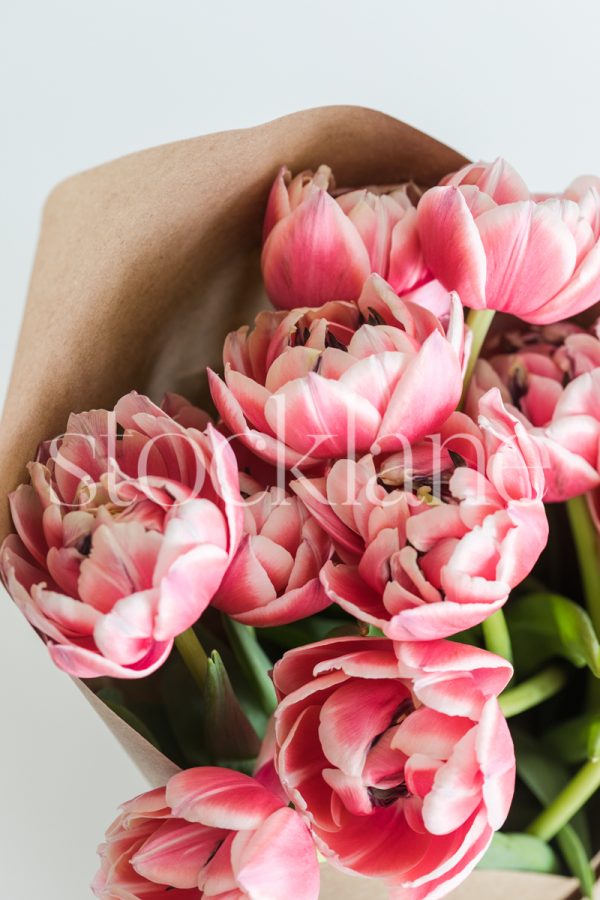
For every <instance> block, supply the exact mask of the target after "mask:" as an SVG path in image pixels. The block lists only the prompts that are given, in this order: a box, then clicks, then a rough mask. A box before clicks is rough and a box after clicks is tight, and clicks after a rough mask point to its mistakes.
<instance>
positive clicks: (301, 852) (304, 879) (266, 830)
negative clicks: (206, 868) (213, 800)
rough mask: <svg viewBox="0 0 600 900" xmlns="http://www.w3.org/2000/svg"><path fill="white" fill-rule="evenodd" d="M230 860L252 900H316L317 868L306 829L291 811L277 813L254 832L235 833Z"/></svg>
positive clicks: (284, 810)
mask: <svg viewBox="0 0 600 900" xmlns="http://www.w3.org/2000/svg"><path fill="white" fill-rule="evenodd" d="M231 859H232V863H233V868H234V871H235V874H236V879H237V882H238V884H239V885H240V887H241V888H242V889H243V890H244V891H245V893H246V895H247V896H248V897H249V898H251V900H281V898H283V897H294V898H296V897H297V898H298V900H317V898H318V896H319V881H320V876H319V864H318V862H317V855H316V851H315V845H314V842H313V840H312V838H311V836H310V832H309V831H308V828H307V827H306V825H305V824H304V822H303V821H302V819H301V818H300V816H299V815H298V813H297V812H295V811H294V810H293V809H287V808H283V809H279V810H277V811H276V812H274V813H273V814H272V815H270V816H269V818H268V819H267V820H266V821H265V822H264V823H263V824H262V825H261V826H260V827H259V828H258V829H257V830H256V831H254V832H250V833H248V832H240V833H238V834H237V835H236V836H235V838H234V840H233V844H232V846H231Z"/></svg>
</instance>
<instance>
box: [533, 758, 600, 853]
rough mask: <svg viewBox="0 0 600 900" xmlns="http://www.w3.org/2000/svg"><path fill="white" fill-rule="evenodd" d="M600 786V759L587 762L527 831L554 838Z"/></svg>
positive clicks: (549, 838)
mask: <svg viewBox="0 0 600 900" xmlns="http://www.w3.org/2000/svg"><path fill="white" fill-rule="evenodd" d="M599 788H600V760H597V761H596V762H587V763H586V764H585V765H584V766H582V767H581V769H580V770H579V771H578V772H577V774H576V775H575V776H574V777H573V778H572V779H571V781H570V782H569V783H568V784H567V785H566V787H564V788H563V790H562V791H561V792H560V794H559V795H558V796H557V797H555V798H554V800H553V801H552V803H551V804H550V806H548V807H546V809H545V810H543V812H541V813H540V814H539V816H537V817H536V818H535V819H534V820H533V822H532V823H531V825H530V826H529V828H528V829H527V833H528V834H533V835H535V836H536V837H539V838H541V839H542V840H543V841H550V840H552V838H553V837H554V836H555V835H556V834H558V832H559V831H560V830H561V828H563V827H564V826H565V825H566V824H567V822H570V821H571V819H572V818H573V816H574V815H575V813H577V812H578V811H579V810H580V809H581V807H582V806H583V805H584V804H585V803H587V801H588V800H589V799H590V797H591V796H592V794H594V793H595V792H596V791H597V790H598V789H599Z"/></svg>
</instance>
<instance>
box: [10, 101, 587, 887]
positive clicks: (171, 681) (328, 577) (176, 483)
mask: <svg viewBox="0 0 600 900" xmlns="http://www.w3.org/2000/svg"><path fill="white" fill-rule="evenodd" d="M598 302H600V179H598V178H595V177H592V176H585V177H580V178H577V179H576V180H574V181H573V182H572V184H571V185H570V186H569V187H568V188H567V189H566V190H565V191H564V192H563V193H561V194H557V195H539V194H533V193H531V191H530V189H529V188H528V186H527V185H526V184H525V183H524V182H523V180H522V179H521V177H520V176H519V175H518V174H517V172H516V171H515V170H514V169H513V168H511V166H510V165H509V164H508V163H506V162H505V161H503V160H500V159H499V160H496V161H495V162H493V163H476V164H470V163H468V162H467V161H466V160H465V159H463V158H462V157H460V156H459V155H458V154H456V153H454V152H453V151H451V150H449V149H448V148H446V147H444V146H442V145H441V144H438V143H437V142H435V141H433V140H432V139H430V138H428V137H426V136H424V135H422V134H419V133H418V132H415V131H414V130H412V129H410V128H408V127H407V126H405V125H403V124H401V123H399V122H396V121H394V120H392V119H389V118H386V117H384V116H382V115H380V114H377V113H373V112H369V111H367V110H362V109H354V108H330V109H320V110H314V111H310V112H306V113H299V114H297V115H294V116H290V117H288V118H285V119H281V120H278V121H276V122H274V123H271V124H269V125H266V126H262V127H260V128H256V129H252V130H250V131H245V132H229V133H225V134H220V135H211V136H209V137H206V138H199V139H197V140H193V141H186V142H182V143H180V144H175V145H171V146H166V147H161V148H157V149H154V150H149V151H146V152H144V153H140V154H136V155H134V156H131V157H128V158H125V159H122V160H118V161H116V162H114V163H110V164H108V165H106V166H103V167H101V168H99V169H97V170H94V171H91V172H87V173H84V174H82V175H79V176H76V177H74V178H72V179H70V180H69V181H67V182H65V183H64V184H63V185H60V186H59V187H58V188H57V189H56V190H55V192H54V193H53V194H52V196H51V198H50V200H49V202H48V205H47V208H46V211H45V215H44V222H43V227H42V234H41V239H40V247H39V251H38V257H37V261H36V265H35V269H34V274H33V279H32V284H31V292H30V297H29V301H28V305H27V309H26V316H25V321H24V325H23V330H22V334H21V339H20V343H19V348H18V351H17V356H16V361H15V368H14V373H13V379H12V383H11V388H10V390H9V395H8V400H7V404H6V408H5V412H4V419H3V425H2V434H1V441H2V450H3V452H2V471H1V476H2V489H3V492H4V494H5V495H6V496H7V498H8V501H7V503H6V505H5V507H3V509H2V515H3V520H2V532H3V538H4V540H3V543H2V549H1V551H0V568H1V573H2V578H3V581H4V584H5V586H6V588H7V589H8V591H9V593H10V594H11V596H12V597H13V599H14V601H15V602H16V603H17V604H18V606H19V608H20V609H21V610H22V612H23V614H24V616H25V617H26V618H27V620H28V621H29V623H30V624H31V625H32V626H33V627H34V628H35V629H36V631H37V632H38V633H39V635H40V637H41V638H42V639H43V641H44V642H45V644H46V647H47V650H48V652H49V653H50V655H51V657H52V659H53V661H54V662H55V663H56V665H57V666H58V667H59V668H61V669H62V670H63V671H64V672H66V673H68V674H69V675H71V676H72V677H73V678H75V679H78V684H79V685H80V687H81V688H82V690H84V691H85V693H86V695H87V696H88V697H89V699H90V702H91V704H92V706H93V707H94V708H95V710H96V711H97V712H99V714H100V715H102V716H103V718H104V719H105V721H106V722H107V724H108V725H109V727H111V728H112V730H113V731H114V733H115V734H116V735H117V737H118V738H119V739H120V740H121V741H122V743H123V745H124V747H125V748H126V750H127V751H128V752H129V753H130V754H131V755H132V756H133V758H134V759H135V760H136V762H137V763H138V765H139V766H140V768H141V769H142V770H143V771H144V772H145V774H146V775H147V776H148V779H149V781H150V786H151V790H149V792H148V793H146V794H143V795H141V796H138V797H136V798H133V799H131V800H128V801H127V802H125V803H124V804H123V806H122V808H121V810H120V812H119V814H118V817H117V818H116V819H115V821H114V823H113V824H112V825H111V826H110V827H109V828H108V830H107V832H106V836H105V839H104V842H103V844H102V845H101V847H100V849H99V853H100V865H99V870H98V873H97V874H96V877H95V879H94V882H93V885H92V890H93V892H94V894H95V895H96V896H97V897H100V898H103V900H125V898H126V900H134V898H138V897H139V898H156V900H158V898H159V897H165V898H167V897H169V898H181V900H183V898H185V900H192V898H202V897H205V898H215V900H234V898H251V900H284V898H288V897H295V898H296V897H297V898H300V900H317V898H318V897H322V898H334V897H339V896H344V897H348V898H356V900H359V898H363V897H365V898H366V897H369V898H371V897H382V898H384V897H389V898H392V900H404V898H406V900H427V898H430V900H433V898H438V897H443V896H445V895H447V894H448V893H450V892H453V891H455V890H456V896H457V897H459V896H460V897H462V898H465V900H466V898H470V897H472V898H475V897H479V896H481V895H482V894H485V895H486V896H488V897H490V898H493V897H496V896H497V897H504V896H506V895H507V893H511V892H512V893H515V894H517V895H518V896H523V897H531V898H533V897H540V898H541V897H544V898H545V900H553V898H555V900H566V898H567V897H573V896H575V892H577V891H580V892H581V893H582V894H583V895H584V896H589V897H591V896H592V892H593V890H594V883H595V880H596V874H595V868H594V865H595V863H594V856H595V852H596V851H597V850H598V846H599V842H600V833H599V832H598V795H597V792H598V788H599V787H600V681H599V678H600V644H599V642H598V641H599V633H600V563H599V559H600V556H599V547H598V537H597V531H598V520H599V516H598V509H599V508H600V503H599V502H598V489H599V485H600V332H599V330H598V327H597V325H596V323H595V316H596V313H595V311H594V307H595V306H596V305H597V304H598ZM99 763H100V764H101V761H99ZM490 870H493V871H490ZM471 873H472V874H471ZM468 876H469V877H468Z"/></svg>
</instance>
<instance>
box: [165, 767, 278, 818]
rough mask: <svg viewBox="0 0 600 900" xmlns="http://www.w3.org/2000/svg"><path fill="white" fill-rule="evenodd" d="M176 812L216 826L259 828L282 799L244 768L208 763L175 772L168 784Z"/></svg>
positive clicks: (168, 796)
mask: <svg viewBox="0 0 600 900" xmlns="http://www.w3.org/2000/svg"><path fill="white" fill-rule="evenodd" d="M167 803H168V804H169V806H170V807H171V810H172V813H173V815H174V816H178V817H180V818H184V819H187V820H188V822H199V823H200V824H202V825H210V826H212V827H213V828H229V829H231V830H235V831H241V830H244V829H249V828H258V827H259V826H260V825H261V824H262V823H263V822H264V821H265V820H266V819H267V818H268V816H270V815H271V813H273V812H275V810H276V809H279V808H280V807H281V802H280V801H279V800H278V799H277V797H276V796H275V795H274V794H271V792H270V791H268V790H267V789H266V788H265V787H263V786H262V785H261V784H259V783H258V781H255V779H254V778H250V776H249V775H243V774H242V773H241V772H235V771H233V770H231V769H222V768H217V767H214V766H204V767H202V768H200V769H187V770H186V771H183V772H180V773H179V774H178V775H174V776H173V778H171V780H170V781H169V783H168V784H167Z"/></svg>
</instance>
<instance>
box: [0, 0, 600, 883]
mask: <svg viewBox="0 0 600 900" xmlns="http://www.w3.org/2000/svg"><path fill="white" fill-rule="evenodd" d="M599 32H600V6H599V5H598V4H597V3H596V2H594V0H570V2H569V3H565V2H558V0H527V3H524V2H523V0H504V2H502V3H500V2H499V0H497V2H494V0H453V2H452V3H450V2H444V0H429V2H425V0H416V2H408V0H368V2H365V0H321V2H317V0H304V2H303V3H301V4H291V3H286V2H282V0H279V2H275V0H254V2H251V3H249V2H243V0H237V2H234V0H219V2H218V3H216V2H208V0H171V2H166V0H162V2H159V0H103V2H102V3H92V2H90V0H52V2H51V3H47V2H43V0H19V2H18V3H9V2H8V0H5V2H4V3H3V4H2V5H1V9H0V70H1V71H0V74H1V76H2V77H1V79H0V83H1V84H2V94H1V96H0V121H1V122H2V124H3V126H4V129H3V135H2V140H1V141H0V184H1V186H2V187H1V195H0V198H1V200H0V229H1V230H0V248H1V254H2V256H1V259H2V264H1V267H0V395H2V396H3V395H4V391H5V388H6V383H7V379H8V375H9V372H10V367H11V363H12V355H13V352H14V345H15V341H16V337H17V333H18V329H19V322H20V317H21V312H22V307H23V303H24V299H25V294H26V290H27V282H28V277H29V271H30V267H31V262H32V258H33V252H34V247H35V241H36V236H37V230H38V224H39V216H40V209H41V206H42V203H43V201H44V197H45V195H46V194H47V193H48V191H49V189H50V188H51V187H52V185H53V184H55V183H56V182H57V181H59V180H60V179H62V178H64V177H65V176H67V175H69V174H71V173H73V172H75V171H78V170H81V169H84V168H87V167H89V166H92V165H95V164H97V163H100V162H102V161H104V160H107V159H109V158H112V157H116V156H120V155H122V154H124V153H128V152H131V151H134V150H138V149H141V148H143V147H146V146H151V145H154V144H159V143H164V142H168V141H172V140H177V139H180V138H187V137H191V136H194V135H198V134H203V133H206V132H211V131H217V130H221V129H227V128H237V127H242V126H247V125H253V124H257V123H259V122H262V121H266V120H268V119H271V118H274V117H276V116H279V115H283V114H285V113H287V112H292V111H294V110H298V109H303V108H306V107H310V106H318V105H324V104H329V103H356V104H363V105H366V106H371V107H375V108H377V109H381V110H383V111H384V112H387V113H389V114H391V115H393V116H396V117H398V118H400V119H404V120H405V121H407V122H409V123H411V124H412V125H415V126H416V127H418V128H421V129H422V130H424V131H426V132H429V133H431V134H433V135H434V136H436V137H438V138H440V139H441V140H443V141H445V142H446V143H448V144H451V145H453V146H455V147H456V148H457V149H459V150H461V151H463V152H464V153H465V154H466V155H468V156H471V157H479V158H487V159H489V158H493V157H495V156H497V155H503V156H506V157H507V158H508V159H509V160H510V161H511V162H513V164H514V165H516V167H517V168H518V169H519V170H520V171H521V173H522V174H523V175H524V176H525V178H526V180H527V181H528V182H529V183H530V185H531V187H534V188H537V189H555V188H559V187H561V186H562V185H564V184H566V183H567V182H568V181H569V180H570V179H571V178H572V177H573V176H574V175H576V174H579V173H582V172H594V171H595V172H600V115H599V114H598V87H597V86H598V82H599V80H600V57H599V56H598V45H597V41H598V34H599ZM64 352H66V353H68V347H65V348H64ZM0 634H1V636H2V637H1V644H0V647H1V652H0V717H1V718H0V722H1V725H0V734H1V739H0V797H1V813H0V900H83V898H86V897H89V896H91V894H90V891H89V888H88V884H89V881H90V878H91V876H92V874H93V872H94V870H95V865H96V862H95V856H94V850H95V846H96V844H97V843H98V841H99V840H100V838H101V835H102V833H103V830H104V828H105V826H106V825H108V823H109V822H110V821H111V819H112V818H113V816H114V811H115V809H116V807H117V805H118V803H119V802H121V801H122V800H125V799H127V798H128V797H130V796H132V795H133V794H135V793H137V792H139V791H140V790H143V789H144V783H143V780H142V778H141V776H140V775H139V773H137V772H136V770H135V769H134V767H133V766H132V765H131V763H129V761H128V760H127V759H126V758H125V756H124V754H123V752H122V751H121V749H120V747H119V746H118V745H117V744H116V743H115V741H114V740H113V738H112V737H111V736H110V734H108V732H106V730H105V729H104V726H103V725H102V724H101V723H100V721H99V720H97V719H96V718H95V717H94V715H93V714H92V712H91V710H90V709H89V707H88V706H87V704H86V702H85V701H84V700H83V698H82V697H80V695H79V694H78V692H77V691H76V689H75V688H74V687H73V685H72V684H71V683H70V682H69V679H68V678H67V677H66V676H64V675H63V674H62V673H60V672H58V671H56V670H55V669H54V668H53V666H52V665H51V663H50V661H49V659H48V658H47V657H46V654H45V651H44V648H43V646H42V645H41V643H40V642H39V641H38V640H37V639H36V637H35V636H34V634H33V632H32V631H31V629H30V628H29V626H28V625H27V624H26V623H25V622H24V621H22V620H21V617H20V614H19V613H18V612H17V611H16V609H15V608H14V607H13V605H12V604H11V603H10V602H9V600H8V598H6V596H5V595H4V594H2V596H1V597H0Z"/></svg>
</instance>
